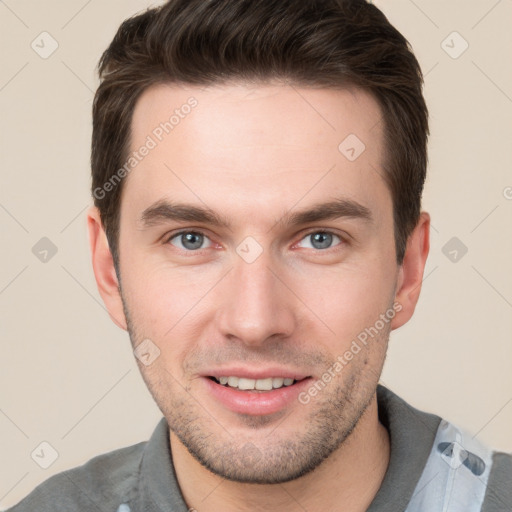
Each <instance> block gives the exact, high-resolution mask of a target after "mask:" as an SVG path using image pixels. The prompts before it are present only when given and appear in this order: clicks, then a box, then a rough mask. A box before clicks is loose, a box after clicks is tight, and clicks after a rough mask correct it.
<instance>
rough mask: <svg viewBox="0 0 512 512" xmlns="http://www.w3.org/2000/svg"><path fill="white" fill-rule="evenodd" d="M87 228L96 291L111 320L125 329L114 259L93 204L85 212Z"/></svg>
mask: <svg viewBox="0 0 512 512" xmlns="http://www.w3.org/2000/svg"><path fill="white" fill-rule="evenodd" d="M87 229H88V231H89V246H90V248H91V256H92V268H93V270H94V277H95V278H96V284H97V285H98V291H99V292H100V295H101V298H102V299H103V302H104V303H105V306H106V307H107V311H108V313H109V315H110V318H111V319H112V321H113V322H114V323H115V324H116V325H117V326H119V327H121V329H124V330H125V331H126V330H127V325H126V318H125V316H124V310H123V302H122V300H121V292H120V290H119V282H118V280H117V275H116V270H115V267H114V260H113V258H112V253H111V252H110V247H109V245H108V240H107V235H106V234H105V230H104V228H103V223H102V222H101V218H100V213H99V210H98V208H96V207H95V206H93V207H91V208H90V209H89V211H88V212H87Z"/></svg>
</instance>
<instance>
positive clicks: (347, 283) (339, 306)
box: [297, 265, 393, 350]
mask: <svg viewBox="0 0 512 512" xmlns="http://www.w3.org/2000/svg"><path fill="white" fill-rule="evenodd" d="M297 294H298V295H299V296H300V297H301V298H303V300H304V303H305V305H306V306H307V307H308V308H309V309H310V310H311V312H312V313H314V314H310V315H309V316H310V318H312V319H313V321H314V322H315V323H316V324H317V328H318V329H320V328H322V329H323V330H326V332H327V330H328V331H329V332H330V334H331V335H332V338H331V339H334V340H335V342H334V343H335V344H336V345H338V346H339V348H340V350H341V349H342V348H343V347H345V346H346V345H347V344H350V342H351V341H352V340H353V339H354V338H356V337H357V335H358V334H359V333H360V332H362V331H364V329H365V328H367V327H370V326H373V325H374V324H375V322H376V320H377V319H378V318H379V315H381V314H382V313H385V312H386V311H387V310H388V309H389V307H390V304H392V299H393V280H392V278H391V277H390V272H389V270H388V272H387V273H386V272H385V269H384V268H380V266H379V265H376V266H375V267H373V268H369V266H366V267H365V268H364V269H363V268H362V267H357V266H350V267H343V268H341V267H340V268H338V269H337V270H332V271H329V272H326V271H325V269H318V270H317V271H315V272H310V273H308V274H307V275H304V276H302V277H300V278H299V279H298V280H297ZM331 350H332V346H331Z"/></svg>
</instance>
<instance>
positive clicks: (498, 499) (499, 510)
mask: <svg viewBox="0 0 512 512" xmlns="http://www.w3.org/2000/svg"><path fill="white" fill-rule="evenodd" d="M492 461H493V463H492V467H491V473H490V475H489V480H488V482H487V490H486V493H485V499H484V503H483V507H482V512H504V511H506V510H510V511H512V454H509V453H503V452H494V453H493V457H492Z"/></svg>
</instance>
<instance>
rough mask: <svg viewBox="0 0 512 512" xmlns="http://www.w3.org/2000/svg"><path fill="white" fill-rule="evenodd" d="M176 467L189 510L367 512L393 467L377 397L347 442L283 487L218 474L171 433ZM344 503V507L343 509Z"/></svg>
mask: <svg viewBox="0 0 512 512" xmlns="http://www.w3.org/2000/svg"><path fill="white" fill-rule="evenodd" d="M170 441H171V450H172V456H173V463H174V467H175V471H176V475H177V479H178V483H179V486H180V488H181V492H182V494H183V497H184V499H185V501H186V503H187V505H188V506H189V507H190V509H191V510H194V509H195V510H197V511H202V510H208V511H210V512H245V511H253V512H254V511H266V512H274V511H275V512H277V511H279V512H288V511H290V512H292V511H298V510H308V512H325V510H340V509H342V510H344V511H345V512H364V511H366V510H367V509H368V507H369V505H370V503H371V502H372V500H373V498H374V497H375V495H376V494H377V491H378V490H379V487H380V485H381V483H382V480H383V478H384V475H385V473H386V469H387V466H388V462H389V453H390V446H389V437H388V432H387V430H386V429H385V427H384V426H383V425H382V424H381V423H379V419H378V409H377V397H376V395H375V396H374V398H373V400H372V402H371V404H370V405H369V407H368V408H367V410H366V411H365V413H364V414H363V416H362V417H361V419H360V420H359V422H358V424H357V425H356V427H355V428H354V430H353V431H352V433H351V434H350V436H349V437H348V438H347V439H346V440H345V442H344V443H343V444H342V445H341V446H340V447H339V448H338V449H337V450H336V451H335V452H334V453H332V454H331V455H330V456H329V457H328V458H327V459H326V460H325V461H324V462H323V463H322V464H321V465H320V466H318V467H317V468H316V469H315V470H314V471H312V472H310V473H308V474H307V475H304V476H303V477H300V478H298V479H296V480H293V481H290V482H286V483H283V484H273V485H259V484H242V483H238V482H232V481H229V480H225V479H223V478H221V477H219V476H217V475H214V474H213V473H211V472H210V471H209V470H207V469H206V468H204V467H203V466H202V465H201V464H199V463H198V462H197V461H196V460H195V459H194V458H193V457H192V456H191V455H190V453H189V452H188V451H187V449H186V448H185V447H184V446H183V445H182V444H181V442H180V441H179V440H178V439H177V438H176V436H175V435H174V434H173V433H172V432H171V436H170ZM340 504H343V505H342V506H341V507H340Z"/></svg>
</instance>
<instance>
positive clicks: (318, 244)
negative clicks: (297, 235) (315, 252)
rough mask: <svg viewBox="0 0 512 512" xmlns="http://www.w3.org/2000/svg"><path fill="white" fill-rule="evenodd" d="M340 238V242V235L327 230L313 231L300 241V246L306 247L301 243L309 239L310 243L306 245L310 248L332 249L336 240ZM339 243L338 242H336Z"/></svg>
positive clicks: (339, 240)
mask: <svg viewBox="0 0 512 512" xmlns="http://www.w3.org/2000/svg"><path fill="white" fill-rule="evenodd" d="M336 240H338V243H340V242H341V241H342V240H341V238H340V237H339V236H338V235H335V234H334V233H329V232H327V231H315V232H313V233H309V234H308V235H306V236H305V237H304V238H303V239H302V240H301V242H299V244H298V245H299V246H300V247H304V246H303V245H301V244H302V243H303V242H304V241H309V243H310V245H309V246H306V247H307V248H308V249H319V250H322V249H330V248H331V247H332V244H333V242H334V241H336ZM336 245H338V244H336Z"/></svg>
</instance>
